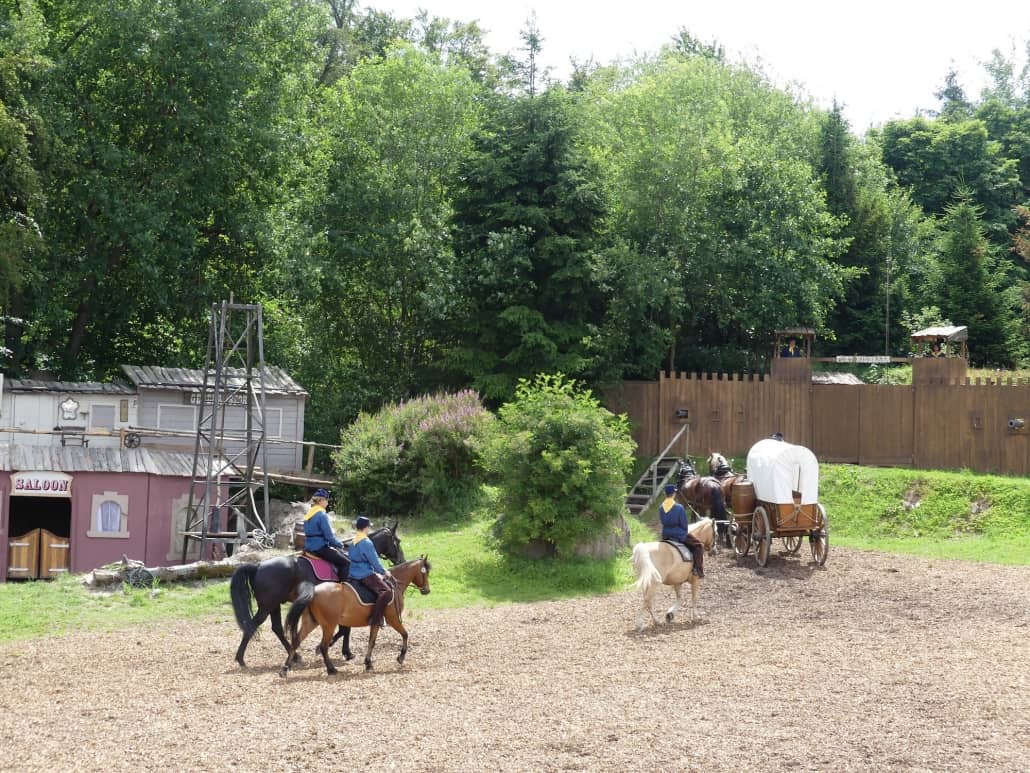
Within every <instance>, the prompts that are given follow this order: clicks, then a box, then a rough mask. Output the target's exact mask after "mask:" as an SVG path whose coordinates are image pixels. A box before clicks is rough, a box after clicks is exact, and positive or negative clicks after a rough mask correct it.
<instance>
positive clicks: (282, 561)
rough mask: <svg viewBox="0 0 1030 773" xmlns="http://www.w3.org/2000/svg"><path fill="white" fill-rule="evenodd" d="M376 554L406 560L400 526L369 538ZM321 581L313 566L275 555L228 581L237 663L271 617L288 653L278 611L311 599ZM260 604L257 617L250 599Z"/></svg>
mask: <svg viewBox="0 0 1030 773" xmlns="http://www.w3.org/2000/svg"><path fill="white" fill-rule="evenodd" d="M368 536H369V539H371V540H372V544H373V545H375V548H376V552H377V553H378V554H379V555H381V556H382V557H383V558H385V559H386V560H388V561H389V562H390V563H393V564H396V563H399V562H401V561H403V560H404V551H403V550H401V540H400V537H398V536H397V524H396V523H394V524H393V525H392V526H383V527H382V528H379V529H376V530H375V531H374V532H372V533H371V534H369V535H368ZM319 582H321V580H319V578H317V577H315V574H314V572H313V571H312V569H311V564H309V563H308V562H307V561H300V560H298V556H297V555H295V554H291V555H288V556H276V557H275V558H268V559H265V560H264V561H262V562H260V563H257V564H243V565H241V566H240V567H239V568H237V569H236V571H234V572H233V574H232V579H231V580H230V581H229V597H230V598H231V599H232V608H233V612H234V613H235V614H236V622H237V624H238V625H239V626H240V630H241V631H243V638H242V639H240V646H239V648H238V649H237V650H236V662H237V663H239V664H240V665H241V666H246V665H247V664H246V663H244V662H243V655H244V653H245V652H246V651H247V644H249V643H250V640H251V639H252V638H253V636H254V634H255V633H257V629H258V627H259V626H260V625H261V624H262V623H263V622H264V621H265V618H266V617H269V616H271V618H272V632H273V633H274V634H275V635H276V638H278V639H279V641H280V642H282V645H283V648H284V649H285V650H286V651H287V652H289V651H290V644H289V642H287V641H286V635H285V633H284V632H283V622H282V613H281V611H280V609H279V607H281V606H282V605H283V604H285V603H286V602H287V601H294V600H295V599H298V598H310V597H311V594H312V593H313V592H314V589H315V585H316V584H317V583H319ZM252 597H253V599H254V600H255V601H256V602H257V614H256V615H255V614H254V613H253V610H252V607H251V598H252Z"/></svg>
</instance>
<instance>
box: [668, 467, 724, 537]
mask: <svg viewBox="0 0 1030 773" xmlns="http://www.w3.org/2000/svg"><path fill="white" fill-rule="evenodd" d="M676 499H677V500H678V501H679V502H680V504H682V505H684V506H685V507H686V508H687V509H688V510H690V511H692V512H693V513H694V514H695V515H697V516H705V515H710V516H711V517H712V518H714V519H715V520H716V521H718V531H719V533H720V534H723V533H724V532H725V531H726V519H727V515H726V498H725V497H724V496H723V493H722V486H721V485H719V481H717V480H716V479H715V478H712V477H704V478H701V477H698V474H697V472H695V471H694V465H693V464H691V463H690V460H689V459H681V460H680V469H679V474H678V475H677V478H676Z"/></svg>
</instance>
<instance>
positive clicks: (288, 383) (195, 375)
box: [122, 365, 308, 396]
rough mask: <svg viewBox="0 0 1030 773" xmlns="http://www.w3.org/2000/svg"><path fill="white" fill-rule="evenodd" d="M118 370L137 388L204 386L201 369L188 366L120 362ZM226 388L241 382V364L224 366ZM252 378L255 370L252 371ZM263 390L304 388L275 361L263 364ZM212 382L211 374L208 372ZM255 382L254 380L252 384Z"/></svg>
mask: <svg viewBox="0 0 1030 773" xmlns="http://www.w3.org/2000/svg"><path fill="white" fill-rule="evenodd" d="M122 370H124V371H125V374H126V375H127V376H128V377H129V378H130V379H131V380H132V383H134V384H135V385H136V386H137V387H138V388H141V389H200V388H201V387H203V386H204V371H203V370H200V369H196V370H194V369H191V368H162V367H157V366H150V365H122ZM226 375H227V376H228V379H227V382H228V386H229V387H230V388H234V387H237V386H240V385H242V384H243V380H244V377H245V376H246V370H245V369H244V368H226ZM252 378H254V379H256V378H257V374H256V373H255V374H254V375H253V377H252ZM263 380H264V385H265V394H273V395H305V396H307V394H308V393H307V391H306V390H305V389H304V387H302V386H301V385H300V384H298V383H297V382H296V381H294V380H293V379H292V378H290V376H289V375H287V373H286V371H284V370H283V369H282V368H279V367H276V366H275V365H266V366H265V374H264V379H263ZM212 382H213V374H212ZM255 385H256V384H255Z"/></svg>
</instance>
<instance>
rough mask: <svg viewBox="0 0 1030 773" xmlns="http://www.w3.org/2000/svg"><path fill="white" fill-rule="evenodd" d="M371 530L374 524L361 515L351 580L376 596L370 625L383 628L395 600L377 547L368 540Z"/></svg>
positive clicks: (355, 540) (355, 532)
mask: <svg viewBox="0 0 1030 773" xmlns="http://www.w3.org/2000/svg"><path fill="white" fill-rule="evenodd" d="M371 528H372V522H371V521H370V520H368V518H366V517H365V516H363V515H359V516H358V519H357V520H356V521H354V544H353V545H352V546H351V549H350V562H351V563H350V578H351V579H352V580H357V581H358V582H360V583H361V584H362V585H364V586H365V587H366V588H368V589H369V590H370V591H372V592H373V593H375V594H376V605H375V609H373V610H372V619H371V621H370V622H369V625H377V626H379V627H382V626H383V625H384V623H385V620H384V615H385V614H386V605H387V604H389V603H390V599H392V598H393V592H392V591H391V589H390V586H389V585H387V583H386V579H385V577H384V575H386V574H388V572H387V571H386V569H385V568H384V567H383V565H382V563H380V561H379V556H378V555H377V554H376V549H375V545H373V544H372V540H370V539H369V538H368V530H369V529H371Z"/></svg>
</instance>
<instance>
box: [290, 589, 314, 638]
mask: <svg viewBox="0 0 1030 773" xmlns="http://www.w3.org/2000/svg"><path fill="white" fill-rule="evenodd" d="M314 597H315V586H314V583H310V582H306V581H305V582H302V583H300V584H298V585H297V600H296V601H294V602H293V603H292V604H290V611H289V612H287V613H286V624H285V626H284V627H285V628H286V630H287V631H289V632H290V640H291V641H292V640H293V639H295V638H296V637H297V625H298V624H299V623H300V616H301V615H303V614H304V612H305V610H307V608H308V604H310V603H311V599H313V598H314Z"/></svg>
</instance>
